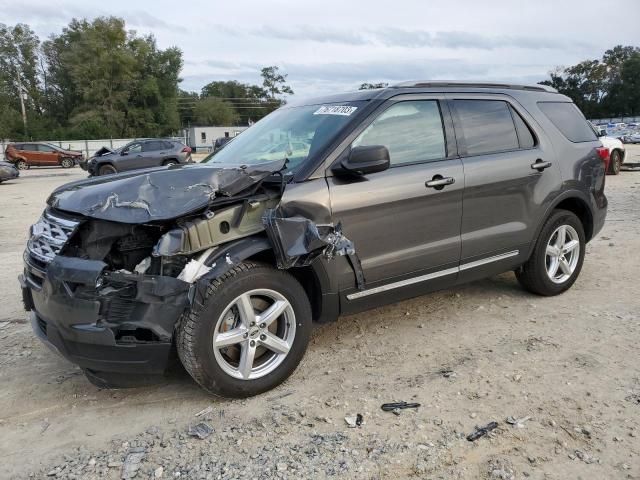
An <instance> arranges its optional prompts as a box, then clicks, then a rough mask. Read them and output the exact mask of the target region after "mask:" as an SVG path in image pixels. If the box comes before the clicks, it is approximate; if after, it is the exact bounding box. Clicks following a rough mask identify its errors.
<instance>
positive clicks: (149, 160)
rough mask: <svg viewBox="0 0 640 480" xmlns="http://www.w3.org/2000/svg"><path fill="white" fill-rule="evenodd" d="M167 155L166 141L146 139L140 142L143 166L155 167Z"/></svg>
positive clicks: (160, 163)
mask: <svg viewBox="0 0 640 480" xmlns="http://www.w3.org/2000/svg"><path fill="white" fill-rule="evenodd" d="M167 155H168V149H167V148H166V142H164V141H162V140H147V141H146V142H144V143H143V144H142V157H143V163H144V166H145V167H157V166H160V165H162V162H163V161H164V159H165V158H166V157H167Z"/></svg>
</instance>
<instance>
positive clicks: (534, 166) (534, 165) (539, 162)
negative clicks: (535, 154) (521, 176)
mask: <svg viewBox="0 0 640 480" xmlns="http://www.w3.org/2000/svg"><path fill="white" fill-rule="evenodd" d="M551 165H553V164H552V163H551V162H545V161H543V160H542V159H541V158H539V159H537V160H536V161H535V163H532V164H531V168H532V169H533V170H538V171H539V172H541V171H543V170H544V169H545V168H549V167H550V166H551Z"/></svg>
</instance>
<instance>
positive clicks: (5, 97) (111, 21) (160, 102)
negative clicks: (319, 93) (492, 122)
mask: <svg viewBox="0 0 640 480" xmlns="http://www.w3.org/2000/svg"><path fill="white" fill-rule="evenodd" d="M182 67H183V57H182V51H181V50H180V49H179V48H177V47H170V48H166V49H164V50H163V49H160V48H158V45H157V43H156V40H155V38H154V37H153V35H138V34H137V33H136V32H135V31H132V30H127V28H126V25H125V21H124V20H123V19H121V18H117V17H98V18H96V19H94V20H87V19H80V20H78V19H74V20H72V21H71V22H70V23H69V25H67V26H66V27H64V28H63V29H62V31H61V32H60V33H59V34H53V35H51V36H50V37H49V38H48V39H46V40H45V41H41V40H40V39H39V38H38V36H37V35H36V34H35V33H34V31H33V30H32V29H31V28H30V27H29V26H28V25H25V24H17V25H13V26H7V25H4V24H2V23H0V138H5V139H15V140H22V139H47V138H68V139H83V138H109V137H111V138H118V137H120V138H128V137H147V136H148V137H153V136H165V135H171V134H174V133H178V132H179V131H180V130H181V128H183V127H186V126H189V125H193V124H200V125H246V124H250V123H252V122H255V121H257V120H259V119H260V118H262V117H263V116H265V115H266V114H268V113H270V112H271V111H273V110H275V109H276V108H278V107H279V106H280V105H282V103H283V102H284V100H283V95H287V94H289V95H290V94H293V91H292V89H291V87H289V86H288V85H287V75H286V74H284V73H282V72H280V70H279V69H278V67H276V66H268V67H264V68H262V70H261V71H260V75H261V77H262V85H253V84H248V83H241V82H238V81H236V80H227V81H213V82H211V83H208V84H207V85H205V86H204V87H203V88H202V90H201V91H200V92H190V91H185V90H182V89H180V82H181V78H180V72H181V70H182ZM549 77H550V78H549V79H547V80H544V81H542V82H540V83H541V84H545V85H550V86H552V87H555V88H556V89H557V90H558V91H559V92H561V93H563V94H565V95H567V96H569V97H571V99H572V100H573V101H574V102H575V103H576V104H577V105H578V106H579V107H580V109H581V110H582V111H583V112H584V113H585V115H586V116H587V117H589V118H598V117H605V118H606V117H617V116H622V115H640V48H638V47H633V46H622V45H618V46H616V47H614V48H612V49H610V50H607V51H606V52H605V53H604V55H603V56H602V58H601V59H594V60H585V61H582V62H580V63H578V64H577V65H573V66H570V67H558V68H556V69H555V70H554V71H553V72H551V73H550V74H549ZM386 85H387V84H386V83H363V84H361V85H360V89H368V88H381V87H385V86H386ZM25 119H26V125H25V121H24V120H25Z"/></svg>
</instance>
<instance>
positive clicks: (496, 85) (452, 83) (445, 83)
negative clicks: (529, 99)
mask: <svg viewBox="0 0 640 480" xmlns="http://www.w3.org/2000/svg"><path fill="white" fill-rule="evenodd" d="M390 88H491V89H500V90H504V89H507V90H532V91H536V92H549V93H558V91H557V90H556V89H555V88H553V87H549V86H547V85H540V84H537V83H536V84H515V83H501V82H486V81H484V82H478V81H467V80H418V81H409V82H402V83H397V84H395V85H392V86H391V87H390Z"/></svg>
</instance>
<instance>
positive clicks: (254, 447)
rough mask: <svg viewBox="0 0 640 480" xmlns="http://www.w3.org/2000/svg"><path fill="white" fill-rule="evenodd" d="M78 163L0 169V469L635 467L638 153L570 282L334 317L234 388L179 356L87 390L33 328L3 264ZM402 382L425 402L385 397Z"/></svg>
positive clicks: (639, 327) (18, 474) (8, 472)
mask: <svg viewBox="0 0 640 480" xmlns="http://www.w3.org/2000/svg"><path fill="white" fill-rule="evenodd" d="M629 150H630V154H629V156H630V158H634V157H635V161H638V162H640V148H638V147H636V148H634V147H630V149H629ZM81 177H82V172H81V171H80V170H79V169H74V170H72V171H65V170H60V169H32V170H31V171H28V172H25V173H24V174H23V176H22V178H20V179H19V180H18V181H13V182H10V183H6V184H2V185H0V207H1V208H0V218H1V219H2V222H3V224H2V229H1V230H0V240H1V242H2V243H1V244H2V246H3V247H4V248H3V249H2V251H1V252H0V262H2V263H1V264H2V265H3V266H4V268H3V269H2V270H1V271H0V301H1V304H2V305H3V308H2V311H0V367H1V368H0V385H2V388H1V389H0V461H1V463H2V472H3V473H1V474H0V477H2V478H68V479H72V478H76V479H93V478H108V479H120V478H141V479H148V478H189V479H191V478H194V479H200V478H203V479H204V478H215V479H227V478H229V479H231V478H290V479H298V478H326V477H340V478H358V479H360V478H362V479H383V478H384V479H387V478H430V479H431V478H442V479H476V478H484V479H521V478H534V479H566V478H584V479H587V478H603V479H604V478H606V479H614V478H640V439H639V437H640V366H639V365H638V342H639V341H640V323H639V321H638V319H639V317H638V315H639V313H638V312H639V308H638V307H640V299H639V297H638V294H637V291H636V286H637V281H638V271H639V267H640V257H639V256H638V255H637V254H636V253H635V252H636V249H638V248H640V235H639V234H640V209H638V208H637V205H638V201H639V200H640V172H637V173H636V172H623V173H622V174H621V175H619V176H617V177H611V176H609V177H607V192H608V196H609V202H610V207H609V215H608V218H607V224H606V226H605V228H604V230H603V231H602V232H600V234H599V235H598V236H597V238H595V239H594V240H593V241H592V242H591V243H590V244H589V245H588V247H587V257H586V260H585V265H584V268H583V271H582V274H581V276H580V278H579V279H578V281H577V283H576V284H575V285H574V287H573V288H572V289H571V290H570V291H569V292H567V293H565V294H563V295H561V296H559V297H554V298H540V297H536V296H533V295H530V294H527V293H525V292H524V291H522V290H521V289H520V288H519V287H518V284H517V282H516V280H515V278H514V276H513V274H511V273H507V274H503V275H500V276H497V277H493V278H490V279H487V280H483V281H480V282H475V283H472V284H469V285H466V286H463V287H459V288H455V289H451V290H447V291H443V292H439V293H435V294H431V295H427V296H423V297H420V298H416V299H413V300H409V301H405V302H402V303H398V304H395V305H391V306H387V307H384V308H379V309H376V310H373V311H370V312H366V313H363V314H359V315H353V316H349V317H343V318H341V319H340V320H339V321H338V322H337V323H335V324H331V325H325V326H322V327H318V328H317V329H316V330H315V332H314V335H313V338H312V341H311V344H310V346H309V350H308V352H307V355H306V357H305V359H304V360H303V362H302V364H301V366H300V367H299V368H298V370H297V371H296V373H295V374H294V375H293V376H292V377H291V378H290V379H289V380H288V381H287V382H285V383H284V384H283V385H281V386H280V387H278V388H276V389H275V390H273V391H271V392H268V393H266V394H263V395H261V396H258V397H254V398H251V399H248V400H242V401H239V400H234V401H228V400H222V399H217V398H212V397H210V396H208V395H207V394H205V393H204V392H203V391H201V390H200V389H199V388H198V387H197V386H196V385H195V384H194V383H193V382H192V381H191V379H190V378H189V377H188V375H187V374H186V373H185V372H184V371H182V370H181V369H180V368H176V369H175V371H173V372H172V373H171V374H170V375H169V376H168V378H167V381H166V383H164V384H160V385H154V386H149V387H144V388H136V389H128V390H117V391H115V390H100V389H97V388H96V387H94V386H92V385H91V384H89V383H88V382H87V381H86V380H85V379H84V377H83V376H82V375H81V373H80V371H79V370H78V369H77V368H76V367H74V366H73V365H71V364H69V363H68V362H66V361H65V360H64V359H61V358H59V357H57V356H56V355H55V354H53V353H52V352H50V351H49V350H47V349H46V348H45V347H44V346H43V345H41V344H40V343H39V342H38V341H37V340H35V339H34V338H33V336H32V334H31V332H30V329H29V325H28V324H27V323H26V319H25V314H24V312H23V311H22V308H21V302H20V296H19V290H18V284H17V281H16V277H17V275H18V273H19V272H20V271H21V254H22V250H23V248H24V243H25V241H26V232H27V227H28V225H29V224H31V223H33V221H35V220H36V218H37V216H38V215H39V213H40V211H41V210H42V208H43V205H44V200H45V199H46V196H47V195H48V193H49V192H50V191H51V190H52V189H53V188H54V187H55V186H57V185H60V184H62V183H64V182H67V181H70V180H73V179H76V178H81ZM401 400H404V401H408V402H419V403H420V404H421V407H419V408H418V409H407V410H402V411H398V412H395V413H394V412H384V411H382V410H381V409H380V406H381V404H382V403H385V402H391V401H401ZM198 413H201V414H200V415H199V416H196V414H198ZM358 413H359V414H361V415H362V419H363V423H362V424H361V425H360V426H355V427H353V428H352V427H350V426H349V425H348V422H347V421H346V420H345V417H347V419H348V420H349V422H353V420H354V419H353V418H351V417H353V416H355V415H356V414H358ZM509 417H511V418H509ZM491 421H496V422H498V426H497V428H496V429H494V430H493V431H491V432H490V433H488V434H487V435H485V436H483V437H481V438H479V439H477V440H476V441H474V442H470V441H468V440H467V439H466V436H467V435H468V434H470V433H471V432H473V431H474V430H475V427H476V426H484V425H486V424H488V423H489V422H491ZM509 422H511V423H509ZM196 427H197V428H196ZM189 432H191V435H190V433H189ZM197 433H199V434H200V435H201V436H202V437H204V438H199V437H197V436H194V435H196V434H197Z"/></svg>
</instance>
